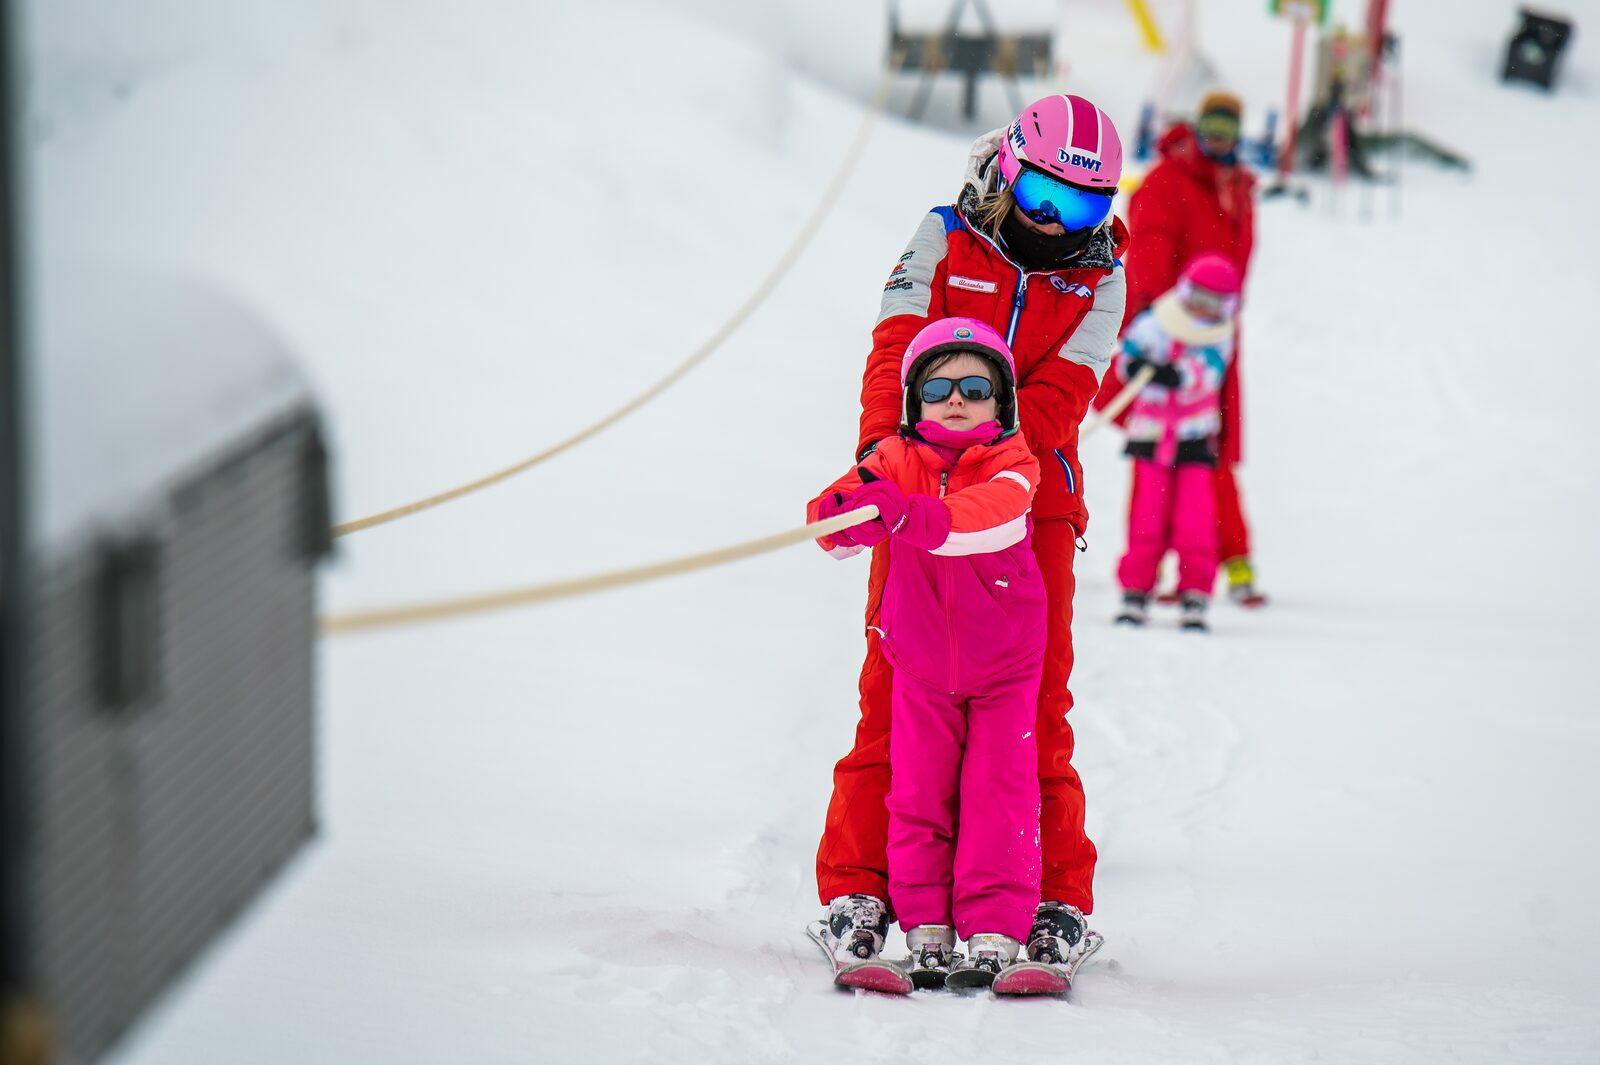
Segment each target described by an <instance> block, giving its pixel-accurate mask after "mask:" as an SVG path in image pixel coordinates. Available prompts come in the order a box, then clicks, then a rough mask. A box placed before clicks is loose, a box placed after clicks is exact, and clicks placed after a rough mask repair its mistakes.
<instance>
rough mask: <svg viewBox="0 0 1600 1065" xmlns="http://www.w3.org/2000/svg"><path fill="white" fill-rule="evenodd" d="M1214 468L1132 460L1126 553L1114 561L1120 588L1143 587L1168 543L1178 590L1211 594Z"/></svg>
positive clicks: (1153, 578) (1214, 557) (1147, 586)
mask: <svg viewBox="0 0 1600 1065" xmlns="http://www.w3.org/2000/svg"><path fill="white" fill-rule="evenodd" d="M1215 479H1216V472H1215V471H1214V470H1212V468H1211V467H1210V466H1200V465H1195V464H1185V465H1182V466H1162V465H1160V464H1158V463H1154V462H1150V461H1148V460H1146V459H1134V460H1133V505H1132V506H1131V507H1130V508H1129V512H1128V553H1127V554H1125V555H1123V556H1122V562H1121V564H1120V565H1118V566H1117V581H1118V582H1119V583H1120V584H1121V585H1122V587H1124V588H1128V589H1132V590H1134V591H1140V592H1149V591H1150V590H1151V589H1153V588H1154V587H1155V583H1156V567H1157V566H1158V565H1160V563H1161V556H1163V555H1165V554H1166V553H1167V551H1168V549H1169V548H1170V549H1171V550H1173V551H1176V552H1177V553H1178V591H1179V592H1180V593H1182V592H1188V591H1197V592H1204V593H1205V594H1206V595H1210V594H1211V586H1212V584H1214V583H1215V582H1216V579H1217V496H1216V485H1215V484H1214V481H1215Z"/></svg>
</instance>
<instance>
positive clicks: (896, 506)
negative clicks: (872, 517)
mask: <svg viewBox="0 0 1600 1065" xmlns="http://www.w3.org/2000/svg"><path fill="white" fill-rule="evenodd" d="M868 503H871V504H872V505H873V506H875V507H877V508H878V517H879V518H880V519H881V520H882V521H883V524H884V525H885V526H886V527H887V528H888V530H889V532H890V533H891V534H892V533H898V532H899V531H900V526H902V525H904V524H905V520H906V494H905V493H904V492H902V491H901V490H900V486H899V485H897V484H895V483H894V482H893V481H884V480H877V481H869V482H867V483H866V484H864V485H862V486H861V487H860V488H857V489H856V490H855V491H854V492H852V493H850V506H851V507H864V506H866V505H867V504H868Z"/></svg>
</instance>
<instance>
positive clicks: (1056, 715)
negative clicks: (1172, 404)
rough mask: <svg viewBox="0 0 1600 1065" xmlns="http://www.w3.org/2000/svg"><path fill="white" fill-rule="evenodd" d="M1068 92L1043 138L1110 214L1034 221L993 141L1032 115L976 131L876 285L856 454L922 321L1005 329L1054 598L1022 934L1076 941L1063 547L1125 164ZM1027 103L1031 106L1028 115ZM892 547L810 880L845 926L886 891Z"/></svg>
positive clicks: (1079, 809) (1075, 822)
mask: <svg viewBox="0 0 1600 1065" xmlns="http://www.w3.org/2000/svg"><path fill="white" fill-rule="evenodd" d="M1057 99H1063V98H1057ZM1064 99H1065V100H1066V101H1068V102H1069V103H1071V107H1072V114H1073V116H1074V118H1073V126H1072V130H1071V131H1070V132H1069V134H1068V139H1067V140H1066V141H1063V142H1062V143H1061V144H1052V145H1051V146H1050V151H1049V156H1048V159H1049V160H1050V161H1054V160H1056V159H1057V158H1058V155H1057V152H1058V151H1059V152H1060V156H1059V158H1060V159H1061V160H1062V161H1063V162H1064V163H1066V165H1068V166H1071V165H1074V163H1072V162H1067V161H1068V160H1073V159H1075V160H1077V162H1078V164H1080V165H1085V164H1086V165H1088V166H1089V167H1090V168H1091V173H1094V174H1095V176H1096V177H1103V178H1104V180H1105V187H1104V188H1101V189H1091V190H1090V191H1097V192H1099V193H1100V194H1102V195H1104V196H1105V202H1104V204H1103V206H1102V212H1101V214H1100V217H1101V218H1103V219H1104V221H1103V222H1097V223H1095V224H1091V225H1088V226H1085V227H1082V228H1079V229H1074V230H1067V229H1065V227H1063V226H1061V225H1059V224H1054V225H1042V226H1041V225H1040V224H1038V223H1037V222H1035V221H1032V220H1030V219H1029V218H1028V217H1027V216H1026V215H1025V214H1024V213H1023V212H1022V211H1021V210H1020V209H1019V206H1018V205H1019V203H1020V202H1021V198H1022V196H1023V194H1024V192H1023V185H1022V184H1021V181H1020V178H1021V177H1022V176H1023V175H1016V176H1015V177H1013V179H1012V180H1013V181H1015V182H1016V183H1017V194H1016V196H1015V198H1014V197H1013V193H1012V191H1011V183H1010V182H1008V181H1003V180H1002V178H1001V173H1000V170H1001V167H1002V164H1003V163H1004V161H1005V160H1004V159H1003V156H1004V154H1005V153H1004V152H1002V147H1003V145H1004V144H1005V143H1008V142H1009V143H1017V142H1020V141H1022V140H1023V139H1024V138H1025V137H1027V136H1032V135H1033V130H1034V129H1035V127H1034V126H1032V125H1031V122H1030V126H1029V127H1028V128H1027V129H1024V128H1023V127H1022V118H1019V120H1018V122H1017V123H1015V124H1013V125H1012V127H1010V129H1009V130H1005V131H1002V130H997V131H995V132H994V133H992V134H989V135H988V136H986V137H983V138H980V139H979V140H978V142H977V143H976V144H974V145H973V150H972V156H971V159H970V162H969V166H968V170H967V177H966V181H965V182H964V184H963V186H962V190H961V193H960V195H959V196H958V198H957V200H956V202H955V203H954V204H952V205H950V206H945V207H937V208H934V209H933V210H932V211H930V212H929V213H928V214H927V215H925V216H924V217H923V219H922V222H921V224H920V225H919V226H918V227H917V231H916V232H915V233H914V234H913V235H912V238H911V242H910V244H909V245H907V247H906V250H905V251H904V253H903V254H902V255H901V256H900V258H899V260H898V261H897V262H896V264H895V265H894V267H893V269H892V271H891V273H890V275H889V277H888V280H887V282H886V283H885V285H884V290H883V302H882V306H881V309H880V312H879V317H878V324H877V327H876V328H875V329H874V330H873V333H872V352H871V354H870V355H869V356H868V358H867V366H866V372H865V375H864V377H863V379H862V386H861V408H862V409H861V426H860V439H859V451H858V455H857V457H858V459H859V458H861V457H863V456H865V455H866V454H868V453H870V452H871V450H872V449H873V448H875V447H876V445H877V444H878V442H880V441H882V440H884V439H885V438H888V437H892V436H894V435H895V434H896V433H897V432H899V431H900V428H901V411H902V404H903V396H902V393H901V386H900V367H901V359H902V356H903V355H904V353H905V350H906V346H907V345H908V344H909V343H910V341H911V339H912V338H913V337H915V336H916V334H917V332H918V331H919V330H920V329H922V328H923V327H924V326H925V325H927V324H928V323H929V322H931V321H934V320H936V319H939V318H944V317H965V318H976V319H978V320H980V321H982V322H985V323H988V324H989V325H990V326H992V327H993V328H994V329H995V330H996V331H997V332H998V333H999V334H1000V335H1001V336H1002V337H1003V338H1004V339H1005V340H1006V342H1007V343H1008V345H1009V346H1010V347H1011V350H1012V352H1013V354H1014V356H1015V358H1016V371H1017V408H1018V414H1019V418H1020V422H1021V426H1022V432H1023V434H1024V435H1025V437H1026V440H1027V443H1028V445H1029V447H1030V448H1031V449H1032V451H1033V453H1034V455H1035V456H1036V457H1037V458H1038V460H1039V464H1040V484H1039V485H1038V490H1037V493H1036V495H1035V497H1034V502H1033V510H1032V514H1031V519H1032V521H1033V551H1034V555H1035V557H1036V558H1037V561H1038V564H1039V570H1040V574H1041V576H1042V577H1043V578H1044V582H1045V590H1046V599H1047V618H1046V638H1045V639H1046V651H1045V663H1044V671H1043V676H1042V681H1041V687H1040V696H1039V707H1038V720H1037V740H1038V750H1039V778H1040V779H1039V783H1040V790H1041V804H1042V805H1041V813H1040V831H1041V840H1040V842H1041V845H1042V850H1043V862H1044V868H1043V878H1042V879H1043V883H1042V890H1043V899H1044V900H1045V901H1046V902H1047V903H1055V904H1058V906H1057V907H1056V908H1055V909H1050V908H1049V907H1047V906H1043V905H1042V906H1041V908H1040V918H1039V922H1038V923H1037V924H1036V928H1035V935H1034V936H1033V937H1030V944H1035V943H1036V940H1039V938H1040V936H1041V935H1042V934H1043V933H1040V931H1039V929H1040V928H1045V931H1046V932H1047V933H1048V932H1049V928H1050V927H1054V928H1055V929H1056V932H1055V933H1054V934H1056V935H1059V936H1063V937H1064V938H1065V939H1067V940H1068V941H1070V942H1071V943H1078V942H1079V941H1080V940H1079V936H1080V935H1081V933H1082V931H1083V926H1082V924H1081V915H1082V914H1085V913H1088V912H1089V911H1090V909H1092V907H1093V904H1094V898H1093V876H1094V865H1095V857H1096V855H1095V849H1094V845H1093V843H1091V842H1090V840H1089V837H1088V836H1087V835H1086V833H1085V831H1084V795H1083V785H1082V782H1081V780H1080V778H1079V776H1078V773H1077V771H1076V770H1075V769H1074V768H1073V767H1072V752H1073V736H1072V728H1071V726H1070V725H1068V724H1067V720H1066V715H1067V711H1068V709H1069V708H1070V707H1071V706H1072V695H1071V693H1070V692H1069V691H1068V688H1067V679H1068V677H1069V675H1070V673H1071V671H1072V594H1073V588H1074V582H1073V575H1072V562H1073V556H1074V553H1075V541H1076V539H1077V537H1078V536H1079V535H1080V534H1081V533H1082V531H1083V529H1084V527H1085V525H1086V524H1087V522H1088V512H1087V510H1086V509H1085V507H1084V504H1083V472H1082V467H1081V466H1080V465H1079V464H1078V453H1077V444H1078V424H1079V422H1081V421H1082V420H1083V416H1084V413H1085V412H1086V411H1087V409H1088V407H1089V405H1090V403H1091V402H1092V401H1093V399H1094V396H1095V394H1096V393H1097V391H1098V390H1099V386H1100V378H1101V376H1102V375H1103V374H1104V372H1105V369H1106V367H1107V366H1108V365H1109V363H1110V359H1111V356H1112V354H1113V348H1114V347H1115V344H1116V337H1117V333H1118V331H1119V330H1120V329H1121V326H1122V317H1123V301H1124V298H1125V295H1126V290H1125V281H1124V277H1123V272H1122V266H1121V260H1120V256H1121V254H1122V252H1123V249H1124V248H1125V246H1126V240H1127V230H1126V228H1125V227H1124V226H1123V224H1122V223H1121V221H1119V220H1117V219H1116V218H1114V217H1110V216H1109V215H1108V214H1107V213H1106V212H1109V209H1110V199H1109V198H1110V195H1111V194H1113V193H1114V191H1115V188H1116V173H1115V172H1116V171H1120V168H1121V148H1120V145H1116V147H1115V155H1114V157H1113V155H1112V154H1111V147H1110V146H1111V145H1112V144H1114V143H1115V136H1116V134H1115V131H1114V130H1113V129H1112V128H1111V121H1110V119H1109V118H1107V117H1105V116H1104V114H1103V113H1102V112H1100V111H1099V110H1098V109H1097V108H1095V107H1094V105H1092V104H1089V103H1088V102H1087V101H1083V100H1081V98H1078V97H1065V98H1064ZM1043 103H1045V101H1040V104H1043ZM1031 106H1032V107H1035V108H1036V107H1038V106H1039V104H1035V105H1031ZM1056 106H1057V107H1058V108H1059V107H1060V106H1061V105H1059V104H1057V105H1056ZM1030 113H1033V112H1031V111H1028V110H1025V111H1024V114H1023V118H1026V117H1028V116H1029V115H1030ZM1102 161H1103V163H1102ZM1113 167H1114V168H1115V169H1113ZM1041 172H1042V170H1041ZM1030 180H1033V179H1030ZM892 549H893V545H892V544H891V543H884V544H880V545H878V546H877V547H876V548H874V550H873V558H872V568H871V576H870V578H869V587H868V596H867V611H866V614H867V617H866V623H867V656H866V661H865V662H864V663H863V665H862V670H861V685H860V690H861V720H860V723H859V725H858V726H857V728H856V735H855V746H854V748H853V749H852V750H851V751H850V753H849V754H847V755H846V756H845V757H844V758H843V759H841V760H840V761H839V763H838V764H837V766H835V768H834V789H833V797H832V800H831V801H830V803H829V806H828V814H827V821H826V824H825V827H824V831H823V837H822V841H821V845H820V846H819V847H818V850H817V893H818V896H819V898H820V899H821V900H822V902H823V903H824V904H831V905H832V917H831V918H830V920H831V921H832V922H833V923H834V924H836V925H839V927H841V928H848V927H850V922H855V921H858V920H861V919H868V920H876V919H877V917H873V916H871V915H873V914H876V915H877V916H878V917H881V911H880V910H879V909H875V908H874V906H873V904H874V903H876V904H878V905H879V906H881V903H880V902H879V900H882V899H883V898H884V897H885V892H886V887H887V873H886V867H887V862H886V859H885V834H886V831H887V826H888V814H887V811H886V809H885V806H884V799H885V796H886V795H887V793H888V787H889V721H890V690H891V676H892V674H891V668H890V666H889V663H888V662H887V661H886V660H885V658H884V655H883V653H882V649H881V647H880V645H879V637H878V633H877V632H876V631H875V629H876V626H877V625H878V613H879V609H880V605H881V602H882V595H883V587H884V579H885V576H886V574H887V572H888V562H889V555H888V552H889V551H891V550H892ZM851 899H860V900H863V901H864V902H865V903H866V906H865V909H863V910H862V913H863V914H867V915H869V916H867V917H866V918H862V917H861V916H860V915H855V916H852V915H851V914H850V913H847V912H844V911H850V910H851V903H850V900H851ZM1067 907H1070V908H1072V909H1074V910H1076V911H1077V913H1076V914H1074V915H1072V916H1071V917H1070V921H1071V922H1074V924H1073V926H1072V927H1070V928H1068V927H1067V926H1066V925H1064V924H1063V923H1062V920H1058V918H1062V915H1063V914H1064V913H1065V910H1066V908H1067ZM852 912H853V911H852ZM1063 919H1064V918H1063ZM841 922H843V923H841ZM1047 926H1049V927H1047ZM836 931H837V929H836Z"/></svg>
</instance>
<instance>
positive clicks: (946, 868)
mask: <svg viewBox="0 0 1600 1065" xmlns="http://www.w3.org/2000/svg"><path fill="white" fill-rule="evenodd" d="M1042 664H1043V663H1042V660H1036V661H1035V662H1033V663H1032V664H1031V665H1030V666H1028V667H1027V668H1025V669H1023V670H1020V671H1018V672H1016V673H1014V674H1012V675H1010V676H1008V677H1005V678H1003V679H1002V680H1000V681H998V682H996V683H994V684H991V685H988V686H986V687H985V690H984V691H982V692H978V693H966V694H955V695H952V694H948V693H946V692H943V691H938V690H936V689H933V688H930V687H928V686H927V685H925V684H923V683H922V682H921V681H919V680H916V679H915V678H913V677H909V676H907V675H906V673H905V672H904V671H903V670H902V671H897V672H896V673H895V675H894V693H893V696H892V699H891V705H892V714H893V716H892V719H891V723H890V742H889V767H890V777H889V781H890V782H889V799H888V807H889V840H888V843H889V847H888V856H889V901H890V903H891V904H892V905H893V906H894V911H895V913H896V915H897V916H898V917H899V920H900V927H902V928H907V929H909V928H914V927H916V926H917V925H919V924H945V925H954V926H955V929H956V934H957V935H959V936H960V937H961V938H963V939H966V938H967V937H969V936H971V935H972V934H973V933H975V932H999V933H1002V934H1004V935H1008V936H1011V937H1012V938H1014V939H1018V940H1026V939H1027V938H1028V932H1029V930H1030V929H1031V928H1032V927H1033V913H1034V910H1035V908H1037V906H1038V905H1039V878H1040V867H1041V860H1040V854H1039V764H1038V758H1039V754H1038V746H1037V743H1036V741H1035V737H1034V731H1033V730H1034V723H1035V718H1036V717H1037V714H1038V700H1039V674H1040V669H1041V667H1042Z"/></svg>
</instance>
